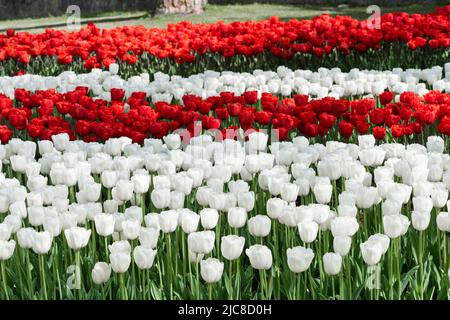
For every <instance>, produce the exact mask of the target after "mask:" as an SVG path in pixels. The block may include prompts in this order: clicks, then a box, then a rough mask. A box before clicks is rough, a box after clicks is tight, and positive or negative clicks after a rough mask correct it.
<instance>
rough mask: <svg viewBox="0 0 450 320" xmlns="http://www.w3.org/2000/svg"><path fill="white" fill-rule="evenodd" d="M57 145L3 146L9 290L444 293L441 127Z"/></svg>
mask: <svg viewBox="0 0 450 320" xmlns="http://www.w3.org/2000/svg"><path fill="white" fill-rule="evenodd" d="M52 140H53V141H39V142H37V143H35V142H32V141H22V140H19V139H12V140H11V141H10V142H9V143H8V144H6V145H1V146H0V159H1V160H2V162H1V163H2V171H3V173H2V174H1V175H0V221H1V223H0V262H1V279H2V285H1V286H2V290H0V297H3V298H32V297H39V298H61V299H63V298H71V297H78V298H92V297H97V298H123V299H127V298H157V299H158V298H171V299H172V298H201V297H204V294H205V293H204V290H201V287H203V286H204V284H201V283H200V278H201V279H203V280H204V282H206V284H207V288H208V290H207V292H208V297H209V298H224V297H227V298H254V297H259V298H267V299H268V298H277V299H280V298H290V299H294V298H308V297H312V298H337V297H339V298H341V299H344V298H361V297H364V298H369V297H370V298H379V297H380V295H381V297H383V298H391V299H392V298H398V299H402V298H408V299H409V298H413V299H430V298H445V299H446V298H448V297H449V296H448V295H447V292H448V291H449V288H450V286H449V284H448V280H449V279H447V271H448V270H449V269H448V268H449V257H450V255H449V254H448V250H449V247H448V233H449V232H450V214H449V213H448V211H445V208H446V207H447V210H450V208H449V207H450V202H448V195H449V190H450V156H449V154H448V150H446V142H445V141H444V140H443V139H442V138H440V137H436V136H433V137H429V138H428V141H427V143H426V146H422V145H419V144H411V145H407V146H405V145H402V144H396V143H386V144H381V145H376V144H375V139H374V138H373V136H371V135H370V136H369V135H367V136H360V137H359V138H358V141H359V144H358V145H356V144H346V143H341V142H337V141H329V142H327V143H326V145H322V144H313V145H311V144H309V142H308V140H307V139H306V138H303V137H297V138H294V139H293V141H292V142H281V143H280V142H275V143H272V144H271V145H267V144H268V137H267V135H265V134H264V133H257V132H255V133H252V134H250V135H249V139H248V141H246V142H241V141H234V140H228V139H226V140H223V141H221V142H219V141H213V139H212V137H211V136H208V135H200V136H197V137H193V138H192V139H190V141H189V142H186V141H182V139H181V137H180V136H178V135H175V134H171V135H169V136H166V137H165V138H164V139H163V141H161V140H157V139H147V140H145V142H144V145H143V146H141V145H138V144H133V143H131V140H130V139H128V138H117V139H110V140H108V141H106V143H104V144H100V143H85V142H83V141H69V137H68V136H67V135H66V134H60V135H56V136H53V138H52ZM36 159H37V160H36ZM244 249H245V250H244ZM244 252H245V255H243V253H244ZM245 256H246V257H247V258H246V257H245ZM247 259H248V260H247ZM364 263H365V264H364ZM72 264H74V265H75V266H76V267H77V268H78V269H77V270H82V271H81V274H79V275H78V276H79V278H80V281H81V285H80V287H78V288H77V290H76V289H73V288H66V286H65V284H64V277H65V276H66V274H65V272H66V268H67V267H69V266H70V265H72ZM33 265H38V266H39V267H38V268H36V267H32V266H33ZM155 265H156V266H155ZM135 266H136V267H137V269H138V270H135ZM370 268H381V270H382V271H383V274H385V275H386V277H385V278H382V280H380V281H381V285H382V287H381V288H378V287H376V288H375V289H373V288H372V289H371V288H367V287H366V284H367V282H366V280H367V278H368V277H369V276H370V270H371V269H370ZM192 269H195V271H193V270H192ZM385 269H386V270H385ZM112 271H113V272H114V273H113V274H112ZM87 272H91V277H88V276H87V275H86V273H87ZM257 272H259V278H258V277H256V279H258V280H256V281H257V282H258V289H257V290H255V289H254V288H253V287H252V283H253V282H254V281H255V280H254V278H255V273H256V274H257ZM336 275H339V292H338V293H336V292H335V280H334V276H336ZM35 277H39V279H40V281H41V282H40V286H39V285H38V286H36V283H35V281H34V278H35ZM449 277H450V274H449ZM61 283H63V284H61ZM215 283H219V284H217V285H214V284H215ZM220 283H222V285H221V284H220ZM436 288H437V289H436ZM435 289H436V290H435Z"/></svg>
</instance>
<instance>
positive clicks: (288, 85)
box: [0, 63, 450, 102]
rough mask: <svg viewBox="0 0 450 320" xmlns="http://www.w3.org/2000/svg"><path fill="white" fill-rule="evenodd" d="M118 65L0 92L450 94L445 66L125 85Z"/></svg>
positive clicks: (25, 79)
mask: <svg viewBox="0 0 450 320" xmlns="http://www.w3.org/2000/svg"><path fill="white" fill-rule="evenodd" d="M118 68H119V66H118V65H117V64H112V65H111V66H110V68H109V71H102V70H100V69H93V70H92V71H91V72H90V73H86V74H76V73H74V72H72V71H66V72H63V73H61V74H60V75H59V76H56V77H45V76H40V75H31V74H26V75H21V76H15V77H0V93H4V94H6V95H7V96H8V97H10V98H13V97H14V90H15V89H16V88H23V89H27V90H29V91H32V92H34V91H36V90H47V89H56V90H57V91H59V92H67V91H71V90H74V89H75V88H76V87H77V86H87V87H89V88H90V89H91V90H92V91H93V93H94V95H95V96H97V97H99V98H102V99H104V100H110V90H111V89H112V88H119V89H124V90H125V92H126V96H127V97H128V96H130V95H131V94H132V93H133V92H137V91H140V92H146V93H147V96H150V97H151V98H152V101H153V102H157V101H168V102H171V101H172V100H173V99H176V100H181V97H182V96H183V95H184V94H195V95H198V96H201V97H203V98H207V97H209V96H216V95H218V94H219V93H220V92H224V91H230V92H234V93H235V94H238V95H241V94H242V93H244V92H245V91H252V90H256V91H258V92H259V95H261V93H263V92H269V93H272V94H279V95H281V96H290V95H292V94H295V93H299V94H306V95H310V96H312V97H317V98H323V97H326V96H331V97H335V98H341V97H347V96H356V95H358V96H361V95H379V94H380V93H382V92H383V91H385V90H390V91H393V92H395V93H397V94H401V93H403V92H405V91H411V92H414V93H416V94H419V95H424V94H426V93H427V92H428V90H429V89H433V90H439V91H444V92H450V81H449V79H450V63H447V64H446V65H445V66H444V68H443V67H440V66H435V67H432V68H430V69H425V70H419V69H407V70H402V69H400V68H397V69H393V70H392V71H374V70H370V71H369V70H358V69H353V70H351V71H350V72H348V73H346V72H341V70H340V69H339V68H334V69H326V68H320V69H319V70H318V71H317V72H312V71H310V70H295V71H293V70H290V69H288V68H286V67H283V66H281V67H278V68H277V70H276V72H275V71H263V70H255V71H254V72H253V74H250V73H235V72H228V71H224V72H221V73H220V72H215V71H205V72H204V73H201V74H196V75H192V76H190V77H188V78H183V77H181V76H169V75H167V74H163V73H160V72H157V73H155V74H154V75H153V76H154V80H153V81H150V75H149V74H148V73H143V74H141V75H140V76H133V77H130V78H129V79H128V80H125V79H122V78H120V77H119V76H118V75H117V72H118Z"/></svg>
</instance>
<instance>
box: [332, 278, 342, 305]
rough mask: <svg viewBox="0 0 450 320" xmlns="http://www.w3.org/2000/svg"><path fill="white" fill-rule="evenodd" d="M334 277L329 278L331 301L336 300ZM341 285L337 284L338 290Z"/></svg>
mask: <svg viewBox="0 0 450 320" xmlns="http://www.w3.org/2000/svg"><path fill="white" fill-rule="evenodd" d="M334 280H335V279H334V276H332V277H331V290H332V293H333V300H336V289H335V287H334ZM340 286H341V284H340V283H339V288H340Z"/></svg>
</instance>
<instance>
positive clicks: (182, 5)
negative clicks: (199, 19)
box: [156, 0, 208, 14]
mask: <svg viewBox="0 0 450 320" xmlns="http://www.w3.org/2000/svg"><path fill="white" fill-rule="evenodd" d="M207 3H208V0H158V1H157V5H156V14H167V13H201V12H203V8H204V7H205V6H206V4H207Z"/></svg>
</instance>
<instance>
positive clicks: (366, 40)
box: [0, 6, 450, 77]
mask: <svg viewBox="0 0 450 320" xmlns="http://www.w3.org/2000/svg"><path fill="white" fill-rule="evenodd" d="M449 12H450V6H446V7H441V8H437V9H436V11H435V12H434V13H430V14H412V15H409V14H407V13H402V12H398V13H387V14H384V15H382V16H381V20H380V27H379V28H376V27H374V26H372V25H371V24H370V23H368V22H367V21H359V20H355V19H353V18H351V17H348V16H337V17H335V18H334V17H331V16H330V15H321V16H318V17H315V18H313V19H311V20H297V19H292V20H290V21H288V22H284V21H280V20H279V19H278V18H277V17H272V18H270V19H268V20H262V21H258V22H255V21H247V22H233V23H230V24H225V23H223V22H218V23H213V24H198V25H193V24H191V23H189V22H181V23H177V24H172V25H169V26H168V27H167V28H166V29H158V28H150V29H147V28H145V27H142V26H137V27H132V26H126V27H117V28H113V29H110V30H100V29H98V28H97V27H96V26H95V25H93V24H91V25H89V26H87V27H86V28H83V29H81V30H80V31H76V32H66V31H58V30H52V29H48V30H46V31H45V32H44V33H41V34H29V33H26V32H17V33H16V32H15V31H14V30H8V31H7V32H6V34H3V35H0V44H1V48H0V74H1V75H13V74H15V73H16V72H18V71H21V70H25V71H27V72H29V73H33V74H41V75H44V74H46V75H56V74H59V73H60V72H61V71H63V70H74V71H76V72H83V71H86V70H90V69H92V68H99V67H108V66H109V65H110V64H112V63H114V62H118V63H121V64H123V66H124V67H123V68H122V69H121V73H122V75H123V76H125V77H129V76H130V75H136V74H139V73H140V72H145V71H150V72H151V73H154V72H156V71H164V72H167V73H170V74H178V75H186V74H192V73H198V72H203V71H204V70H208V69H213V70H233V71H249V70H254V69H257V68H261V67H264V68H276V67H277V66H279V65H282V64H287V65H288V66H290V67H293V68H298V67H300V66H305V65H307V66H309V67H310V68H311V69H317V68H318V67H320V66H328V67H341V68H343V69H348V70H349V69H351V68H354V67H362V68H369V67H370V68H376V69H389V68H393V67H399V66H401V67H405V68H411V67H419V68H425V67H428V66H430V65H436V64H438V65H442V64H443V63H445V62H447V57H448V52H449V51H448V48H449V45H450V38H449V36H448V35H449V33H450V23H449V21H450V20H449Z"/></svg>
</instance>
